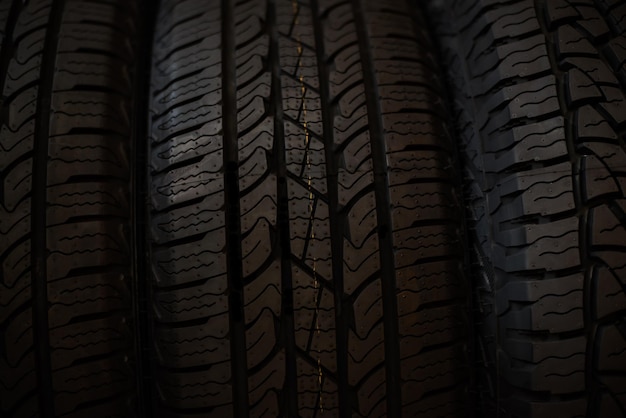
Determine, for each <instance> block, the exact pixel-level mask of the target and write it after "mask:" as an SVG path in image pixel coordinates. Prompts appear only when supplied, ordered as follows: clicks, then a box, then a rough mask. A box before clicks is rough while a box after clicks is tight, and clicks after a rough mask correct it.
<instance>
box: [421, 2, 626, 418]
mask: <svg viewBox="0 0 626 418" xmlns="http://www.w3.org/2000/svg"><path fill="white" fill-rule="evenodd" d="M443 6H446V7H443ZM431 12H432V15H433V17H434V18H435V20H436V21H437V26H438V33H439V36H440V40H441V44H442V46H443V48H444V51H445V52H444V55H445V56H446V61H447V67H448V71H449V76H450V81H451V83H452V85H453V87H454V88H453V93H454V94H453V96H454V97H453V98H454V103H455V105H456V119H457V120H458V131H459V135H460V141H461V146H462V148H463V149H464V153H463V154H464V155H465V160H464V165H465V167H466V170H465V177H466V178H467V181H468V188H467V189H468V193H467V198H468V206H469V208H470V216H469V218H470V219H471V220H472V222H471V229H472V230H473V248H474V250H473V254H474V262H475V266H476V269H475V273H476V277H475V280H476V283H475V286H476V289H477V292H476V296H477V299H478V307H479V310H480V311H479V313H478V317H479V319H478V320H479V324H480V330H481V338H480V339H479V351H480V352H481V353H482V356H483V363H482V372H481V375H482V379H481V380H482V392H483V393H482V398H483V402H482V403H483V407H484V410H483V412H482V414H483V415H482V416H494V417H496V416H497V417H533V418H539V417H542V418H543V417H554V416H559V417H622V416H626V295H625V294H624V291H625V290H626V264H625V261H624V259H625V258H624V257H625V255H626V230H625V227H626V199H625V197H626V151H625V149H626V147H625V146H626V143H625V138H626V98H625V95H624V93H625V90H626V67H625V64H626V36H625V34H624V32H625V30H626V3H624V2H623V1H611V0H597V1H591V0H584V1H583V0H581V1H578V0H576V1H573V0H572V1H568V0H558V1H552V0H549V1H548V0H536V1H529V0H515V1H497V0H477V1H476V0H471V1H470V0H457V1H453V2H451V3H450V4H444V2H432V3H431Z"/></svg>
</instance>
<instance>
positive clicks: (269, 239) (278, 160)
mask: <svg viewBox="0 0 626 418" xmlns="http://www.w3.org/2000/svg"><path fill="white" fill-rule="evenodd" d="M157 19H158V20H157V31H156V38H155V43H154V60H153V69H152V96H151V97H152V99H151V100H152V104H151V112H152V124H151V134H150V139H151V145H150V147H151V148H150V152H149V157H150V170H151V172H150V178H151V185H150V194H151V205H152V208H151V214H150V217H151V219H150V229H151V236H152V244H151V263H152V269H151V271H152V272H153V280H152V299H153V301H154V304H153V313H154V329H153V332H154V350H155V358H156V369H155V393H156V395H157V402H158V405H157V408H158V414H161V415H162V416H188V415H193V414H200V415H206V416H208V415H211V416H220V417H221V416H224V417H226V416H237V417H248V416H249V417H257V416H290V417H296V416H302V417H309V416H311V417H312V416H341V417H348V416H350V417H351V416H390V417H399V416H415V417H433V416H440V417H443V416H457V415H459V414H465V413H466V410H467V409H466V405H467V398H468V393H467V383H468V375H469V373H468V368H469V365H468V360H467V354H466V345H467V344H466V342H467V334H468V333H467V327H468V321H467V315H466V299H467V292H466V287H465V281H464V276H463V262H464V251H463V246H462V242H463V240H462V238H461V237H462V234H463V230H462V222H461V219H462V216H461V215H462V210H461V206H460V200H459V198H458V193H457V184H456V183H457V179H458V176H456V175H455V168H454V167H455V163H456V160H455V158H454V151H453V150H454V148H453V144H452V142H451V138H450V135H449V133H448V129H447V113H446V111H445V108H444V100H443V93H442V91H443V87H442V81H441V79H440V77H439V74H440V70H439V69H438V67H437V64H436V59H435V58H434V56H433V48H432V46H431V43H430V40H429V38H428V35H427V33H426V31H425V29H424V27H425V25H424V22H423V20H422V17H421V15H419V13H418V12H416V11H415V10H414V8H413V7H411V6H409V4H408V3H407V2H403V1H388V2H384V6H381V5H380V4H379V2H376V1H373V0H372V1H363V2H360V1H354V2H352V3H351V2H339V1H336V0H319V1H311V2H309V1H300V2H291V1H284V0H281V1H265V0H247V1H241V2H237V3H236V4H235V2H230V1H223V2H219V1H216V0H212V1H204V0H187V1H183V0H180V1H176V0H164V1H163V2H162V4H161V8H160V11H159V13H158V18H157Z"/></svg>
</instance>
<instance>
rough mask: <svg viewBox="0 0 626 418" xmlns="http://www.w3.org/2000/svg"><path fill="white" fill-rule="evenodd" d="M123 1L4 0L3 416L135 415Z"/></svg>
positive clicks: (0, 136)
mask: <svg viewBox="0 0 626 418" xmlns="http://www.w3.org/2000/svg"><path fill="white" fill-rule="evenodd" d="M137 16H138V10H137V7H136V2H135V1H131V0H123V1H121V0H119V1H118V0H109V1H96V0H93V1H92V0H55V1H51V0H30V1H21V0H15V1H9V0H2V1H0V35H1V36H0V43H1V46H0V92H1V97H0V100H1V102H0V235H1V237H0V266H1V267H0V268H1V270H0V416H2V417H31V416H40V417H52V416H64V417H81V418H82V417H111V416H135V412H133V411H134V406H133V402H134V401H133V398H134V396H133V393H134V387H135V381H134V379H135V377H134V373H133V368H132V367H131V366H130V364H131V363H132V362H133V359H132V357H133V334H132V332H131V330H130V326H131V322H132V321H131V292H130V288H131V274H130V273H131V270H132V267H131V264H132V263H131V259H130V249H129V244H130V241H129V230H130V229H129V224H130V222H129V217H130V209H129V208H130V164H131V163H130V161H129V154H130V148H131V131H132V129H133V128H132V124H133V121H134V115H133V114H132V112H131V109H132V96H133V94H134V93H133V91H134V89H133V85H132V83H131V80H132V79H133V75H132V69H133V66H134V62H135V59H136V56H137V51H135V48H134V46H133V42H134V40H135V38H136V27H137V22H136V20H137Z"/></svg>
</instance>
